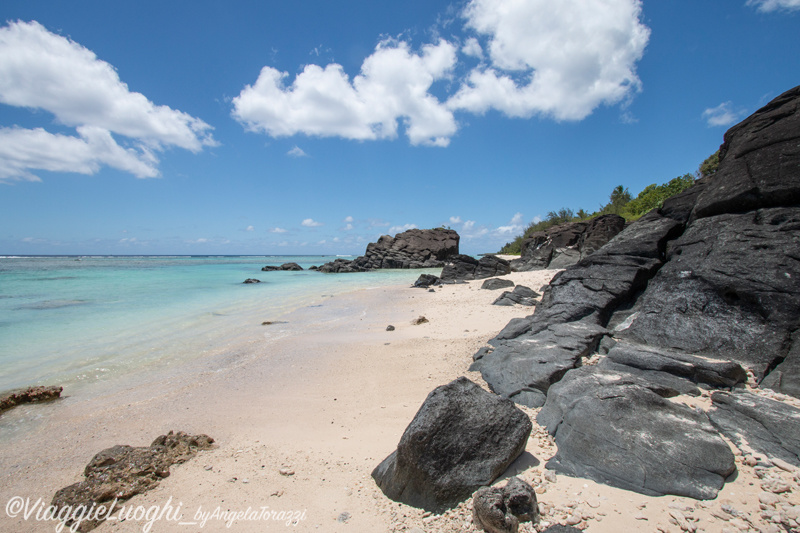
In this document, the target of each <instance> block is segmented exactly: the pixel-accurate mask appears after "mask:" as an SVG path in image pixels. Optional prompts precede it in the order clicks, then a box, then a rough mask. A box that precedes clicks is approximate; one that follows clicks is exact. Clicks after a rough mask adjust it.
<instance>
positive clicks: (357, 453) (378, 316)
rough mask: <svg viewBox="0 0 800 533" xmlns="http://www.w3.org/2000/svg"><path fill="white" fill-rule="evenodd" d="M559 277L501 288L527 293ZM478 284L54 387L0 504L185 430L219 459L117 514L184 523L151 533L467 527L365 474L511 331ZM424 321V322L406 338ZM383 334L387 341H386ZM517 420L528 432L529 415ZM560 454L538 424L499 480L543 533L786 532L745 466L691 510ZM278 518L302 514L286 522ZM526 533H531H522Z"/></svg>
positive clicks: (321, 312) (256, 333)
mask: <svg viewBox="0 0 800 533" xmlns="http://www.w3.org/2000/svg"><path fill="white" fill-rule="evenodd" d="M554 274H555V271H539V272H527V273H512V274H511V275H509V276H508V277H509V278H510V279H512V280H513V281H514V282H515V283H517V284H521V285H525V286H528V287H531V288H533V289H535V290H539V289H540V287H542V286H543V285H546V284H547V283H548V282H549V280H550V278H551V277H552V276H553V275H554ZM480 285H481V281H473V282H469V283H466V284H459V285H446V286H443V287H436V288H435V292H428V291H427V290H424V289H414V288H409V287H381V288H375V289H370V290H362V291H358V292H355V293H350V294H346V295H342V296H336V297H334V298H327V299H323V300H321V302H320V305H319V306H312V307H307V308H303V309H301V310H298V311H295V312H293V313H290V314H288V315H286V316H282V317H271V316H254V317H253V323H252V325H248V326H246V327H245V328H244V329H245V330H246V331H245V333H246V334H243V337H242V339H241V340H240V341H237V342H232V343H231V344H230V345H229V346H227V347H226V349H224V350H221V351H220V352H219V353H208V354H202V356H200V357H198V358H197V359H195V360H194V362H193V363H192V364H191V365H190V367H188V368H182V369H169V370H168V371H164V372H163V373H162V374H160V375H153V376H151V377H150V378H149V380H148V381H147V382H144V383H141V382H137V384H136V385H135V386H130V387H127V388H126V387H116V388H110V389H108V390H106V391H105V392H103V393H102V394H97V395H95V396H93V397H91V398H81V397H72V396H70V392H69V391H68V390H65V391H64V398H63V399H62V400H59V401H57V402H55V403H52V404H43V405H30V406H22V407H19V408H16V409H15V410H12V411H9V412H7V413H6V414H4V415H3V416H4V417H9V418H8V419H6V420H5V422H8V423H10V424H11V423H13V424H12V427H16V428H18V429H16V430H14V431H11V432H9V433H8V434H7V435H4V436H3V448H4V451H3V454H2V455H3V457H2V458H1V459H0V472H2V473H3V474H2V487H1V488H0V501H2V502H3V503H4V505H5V504H6V502H9V501H11V500H12V499H13V498H15V497H21V498H30V499H31V500H32V501H35V500H36V499H37V498H42V499H43V500H45V501H46V502H47V503H49V501H50V499H51V498H52V496H53V494H54V493H55V492H56V491H57V490H58V489H60V488H62V487H64V486H67V485H69V484H72V483H75V482H78V481H80V480H81V479H82V472H83V468H84V466H85V465H86V464H87V463H88V462H89V460H90V459H91V458H92V457H93V456H94V454H96V453H97V452H99V451H100V450H102V449H104V448H107V447H110V446H113V445H115V444H128V445H133V446H146V445H149V444H150V442H152V441H153V439H155V438H156V437H157V436H158V435H161V434H164V433H167V432H168V431H170V430H176V431H177V430H180V431H185V432H187V433H192V434H198V433H205V434H207V435H209V436H211V437H213V438H214V439H215V440H216V444H217V447H216V448H215V449H212V450H209V451H202V452H200V453H199V454H198V455H197V456H196V457H195V458H193V459H191V460H189V461H188V462H186V463H184V464H180V465H174V466H173V467H172V468H171V474H170V476H169V477H167V478H166V479H164V480H163V481H162V482H161V484H160V485H159V486H158V487H157V488H156V489H154V490H152V491H150V492H147V493H145V494H143V495H139V496H136V497H134V498H132V499H131V500H128V501H127V502H125V503H124V505H126V506H127V507H131V508H133V507H136V506H143V508H151V507H154V506H157V507H160V508H164V506H165V505H167V504H169V505H170V506H172V508H177V509H178V511H179V514H180V515H181V517H180V519H178V518H175V517H176V516H177V514H174V515H173V518H175V519H173V520H170V519H166V518H164V519H161V520H158V521H157V522H155V523H154V524H153V525H152V531H159V532H161V531H165V532H173V531H174V532H178V531H180V532H199V531H237V532H239V531H242V532H251V531H252V532H255V531H284V530H287V531H325V532H327V531H350V532H384V531H385V532H388V531H416V532H417V533H418V532H419V531H424V532H429V533H430V532H439V531H453V532H456V531H477V530H476V529H475V528H474V527H473V526H472V524H471V518H470V512H471V511H470V505H469V502H466V503H465V504H462V506H461V507H459V508H457V509H455V510H453V511H450V512H448V513H445V514H444V515H442V516H439V515H431V514H430V513H425V512H423V511H422V510H419V509H415V508H413V507H409V506H407V505H403V504H398V503H396V502H393V501H391V500H389V499H387V498H386V497H385V496H384V495H383V493H382V492H381V491H380V490H379V489H378V487H377V486H376V485H375V483H374V482H373V480H372V478H371V477H370V473H371V471H372V469H373V468H374V467H375V466H376V465H377V464H378V463H379V462H380V461H382V460H383V459H384V458H385V457H386V456H387V455H389V454H390V453H391V452H392V451H394V449H395V448H396V446H397V442H398V441H399V439H400V436H401V435H402V433H403V431H404V429H405V428H406V426H407V425H408V423H409V422H410V421H411V419H412V418H413V417H414V414H415V413H416V411H417V410H418V409H419V407H420V405H421V404H422V402H423V401H424V400H425V397H426V396H427V394H428V393H429V392H430V391H431V390H433V389H434V388H435V387H437V386H439V385H443V384H445V383H448V382H449V381H451V380H453V379H455V378H457V377H459V376H467V377H468V378H469V379H471V380H473V381H475V382H476V383H479V384H481V385H482V386H484V387H485V384H484V383H483V381H482V380H481V377H480V374H479V373H475V372H469V371H468V370H467V368H468V367H469V365H470V363H471V362H472V357H471V356H472V354H474V353H475V352H476V351H477V350H478V349H479V348H480V347H482V346H484V345H485V343H486V341H487V340H489V339H490V338H492V337H493V336H494V335H495V334H497V333H498V332H499V331H500V330H501V329H502V328H503V327H504V326H505V325H506V324H507V323H508V321H509V320H511V319H512V318H515V317H521V316H526V315H528V314H530V313H531V312H532V309H531V308H528V307H521V306H514V307H500V306H493V305H491V303H492V301H493V300H494V299H495V298H497V296H499V291H488V290H481V289H480ZM419 316H424V317H426V318H427V319H428V322H427V323H423V324H420V325H412V320H413V319H415V318H417V317H419ZM263 321H272V322H274V323H272V324H269V325H261V323H262V322H263ZM390 324H391V325H393V326H394V327H395V330H394V331H387V329H386V327H387V326H388V325H390ZM299 326H302V327H299ZM676 401H681V399H677V400H676ZM686 401H687V402H690V401H693V402H697V401H700V402H703V401H707V398H700V399H697V400H686ZM523 410H524V411H525V412H526V413H528V414H529V415H530V416H531V418H532V419H534V417H535V415H536V410H532V409H527V408H523ZM555 451H556V449H555V446H554V444H553V442H552V441H551V439H550V438H549V436H548V435H547V433H546V431H545V430H544V429H543V428H541V427H539V426H538V425H537V424H536V423H535V420H534V430H533V432H532V434H531V437H530V439H529V441H528V446H527V451H526V453H524V454H523V455H522V456H521V457H520V458H519V459H518V460H517V461H516V462H515V464H513V465H512V466H511V467H510V468H509V471H508V472H507V473H506V475H504V476H503V478H501V479H500V480H498V483H502V482H503V479H504V478H506V477H508V476H510V475H519V476H521V477H522V478H523V479H525V480H526V481H528V482H529V483H531V484H532V485H534V486H535V487H536V488H537V493H538V497H539V502H540V506H541V507H542V508H543V509H545V510H547V511H549V512H548V513H547V514H544V515H543V516H542V520H541V523H540V525H539V528H540V529H541V528H542V526H543V525H546V524H547V523H550V524H553V523H562V524H563V523H573V524H574V525H576V526H577V527H579V528H581V529H585V530H586V531H590V532H609V533H611V532H615V533H616V532H620V531H653V532H655V531H675V532H678V531H681V530H682V529H681V527H680V525H681V524H683V525H684V529H685V528H686V527H688V528H689V530H698V531H701V530H702V531H707V532H721V531H739V530H744V531H747V530H754V531H757V530H761V531H780V530H779V529H775V527H777V526H775V524H774V523H773V521H772V519H771V518H770V516H771V515H769V513H767V514H766V516H767V517H768V518H767V519H765V518H763V517H762V514H764V511H762V509H760V502H759V495H760V494H761V493H762V487H761V480H760V479H759V478H758V477H757V476H756V475H755V471H754V469H753V468H752V467H751V466H748V465H746V464H744V461H745V460H746V459H747V457H746V455H747V454H741V453H740V452H738V451H737V452H736V453H737V467H738V470H739V472H738V474H734V477H735V479H732V480H730V482H729V483H727V484H726V486H725V488H724V489H723V490H722V492H721V493H720V496H719V497H718V498H717V499H716V500H713V501H706V502H703V501H696V500H692V499H688V498H679V497H673V496H664V497H657V498H655V497H647V496H643V495H640V494H636V493H632V492H627V491H623V490H619V489H615V488H611V487H608V486H605V485H600V484H597V483H594V482H592V481H588V480H583V479H575V478H569V477H566V476H562V475H557V476H553V474H552V473H551V472H547V471H546V470H545V468H544V467H545V463H546V462H547V460H548V459H549V458H550V457H552V455H553V454H554V453H555ZM781 475H782V477H783V478H784V479H785V480H786V481H787V483H789V485H790V486H791V491H789V492H784V493H781V494H777V495H775V498H776V500H777V507H775V506H766V507H768V510H770V511H769V512H775V513H778V512H779V511H780V509H781V507H780V504H781V503H786V504H788V505H787V506H786V509H788V511H784V512H795V511H794V510H795V509H797V507H791V506H792V505H794V506H798V505H800V491H799V490H798V481H799V480H800V473H798V472H797V471H794V470H793V469H789V470H787V471H783V470H781ZM762 506H764V505H763V504H762ZM265 508H266V509H265ZM248 509H249V510H250V511H251V513H250V515H249V518H251V519H248V515H247V514H246V513H247V511H248ZM215 510H216V513H215ZM254 511H255V513H254ZM269 511H275V512H277V514H275V515H272V518H274V519H269V520H267V519H265V518H264V513H268V512H269ZM237 512H241V513H240V514H244V515H245V516H244V517H240V518H239V519H237V520H233V521H231V522H230V526H229V527H228V526H227V524H226V520H225V519H226V518H228V517H229V516H231V515H230V514H226V513H237ZM259 512H260V513H261V518H260V519H255V518H256V516H257V515H258V513H259ZM281 512H282V513H281ZM204 513H207V514H204ZM8 514H9V513H8V512H4V513H1V514H0V530H2V531H37V532H38V531H53V530H54V528H55V527H56V525H57V524H56V523H54V522H43V521H36V520H35V519H33V518H29V519H27V520H26V519H25V518H24V517H23V516H22V515H19V516H17V517H16V518H12V517H9V516H8ZM737 515H738V516H737ZM287 517H290V518H291V517H300V518H301V519H300V520H298V521H297V522H296V523H294V524H289V525H287V522H289V521H290V520H289V519H287ZM279 518H280V519H279ZM204 519H205V521H204ZM670 520H672V522H673V523H671V522H670ZM772 526H775V527H772ZM146 527H147V520H145V519H141V520H136V519H134V518H131V519H129V520H125V521H123V522H120V521H118V520H114V521H111V520H110V521H107V522H105V523H104V524H102V525H101V526H100V527H99V528H97V529H96V531H98V532H104V531H108V532H111V531H115V532H134V531H144V530H145V529H144V528H146ZM691 528H694V529H691ZM770 528H771V529H770ZM520 530H521V531H535V530H536V529H535V527H534V526H533V525H531V524H523V525H522V526H521V528H520Z"/></svg>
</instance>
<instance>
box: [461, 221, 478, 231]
mask: <svg viewBox="0 0 800 533" xmlns="http://www.w3.org/2000/svg"><path fill="white" fill-rule="evenodd" d="M474 227H475V221H474V220H467V221H466V222H464V226H463V227H462V228H461V229H462V231H472V228H474Z"/></svg>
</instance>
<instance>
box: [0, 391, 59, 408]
mask: <svg viewBox="0 0 800 533" xmlns="http://www.w3.org/2000/svg"><path fill="white" fill-rule="evenodd" d="M63 390H64V389H63V387H59V386H49V387H45V386H42V385H37V386H34V387H28V388H27V389H15V390H12V391H8V392H4V393H2V394H0V413H2V412H3V411H7V410H8V409H11V408H12V407H16V406H17V405H21V404H23V403H38V402H48V401H50V400H55V399H56V398H58V397H60V396H61V391H63Z"/></svg>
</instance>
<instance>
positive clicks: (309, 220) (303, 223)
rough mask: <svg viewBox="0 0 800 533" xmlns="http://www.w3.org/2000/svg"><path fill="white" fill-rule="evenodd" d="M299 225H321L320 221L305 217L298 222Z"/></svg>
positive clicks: (313, 226) (310, 226)
mask: <svg viewBox="0 0 800 533" xmlns="http://www.w3.org/2000/svg"><path fill="white" fill-rule="evenodd" d="M300 225H301V226H304V227H306V228H318V227H320V226H322V222H317V221H316V220H314V219H313V218H307V219H305V220H303V221H302V222H301V223H300Z"/></svg>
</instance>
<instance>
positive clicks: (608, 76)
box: [0, 0, 800, 255]
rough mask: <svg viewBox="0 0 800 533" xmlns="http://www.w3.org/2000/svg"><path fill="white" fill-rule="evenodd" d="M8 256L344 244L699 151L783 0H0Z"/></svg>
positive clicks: (467, 243) (0, 119)
mask: <svg viewBox="0 0 800 533" xmlns="http://www.w3.org/2000/svg"><path fill="white" fill-rule="evenodd" d="M0 22H3V25H2V26H1V27H0V255H9V254H360V253H362V252H363V251H364V249H365V247H366V244H367V243H368V242H370V241H374V240H376V239H377V237H378V236H380V235H381V234H387V233H388V234H394V233H397V232H398V231H402V230H403V229H406V228H409V227H420V228H428V227H436V226H441V225H446V226H450V227H452V228H453V229H456V230H457V231H458V232H459V234H460V235H461V236H462V240H461V249H462V251H463V252H466V253H481V252H492V251H496V250H497V249H498V248H499V247H500V246H502V244H503V243H505V242H507V241H509V240H511V239H512V238H513V237H514V236H515V235H517V234H519V233H520V232H521V231H522V229H523V228H524V227H525V226H526V225H527V224H528V223H530V222H531V221H534V220H536V219H537V218H538V217H544V216H546V214H547V212H548V211H551V210H557V209H559V208H561V207H569V208H572V209H574V210H577V209H579V208H584V209H586V210H589V211H592V210H595V209H596V208H597V207H599V205H600V204H601V203H603V202H604V201H605V200H606V199H607V197H608V194H609V193H610V192H611V190H612V189H613V187H615V186H616V185H620V184H622V185H624V186H626V187H628V189H629V190H630V191H631V192H632V193H633V194H634V195H635V194H636V193H638V192H639V191H640V190H641V189H643V188H644V187H645V186H647V185H649V184H651V183H663V182H665V181H668V180H670V179H672V178H674V177H676V176H678V175H682V174H684V173H687V172H693V171H695V170H696V168H697V166H698V165H699V163H700V162H701V161H702V160H703V159H704V158H705V157H706V156H708V155H709V154H711V153H713V152H714V151H715V150H716V149H717V148H718V147H719V144H720V143H721V142H722V136H723V134H724V132H725V130H726V129H727V128H728V127H730V126H731V125H732V124H734V123H736V122H738V121H739V120H741V119H742V118H744V117H745V116H747V115H748V114H750V113H752V112H753V111H755V110H756V109H758V108H759V107H760V106H762V105H763V104H765V103H766V102H768V101H769V100H770V99H772V98H774V97H775V96H777V95H778V94H780V93H782V92H784V91H785V90H788V89H790V88H792V87H794V86H795V85H797V84H798V83H800V54H798V51H800V0H716V1H711V0H673V1H670V2H664V1H658V0H645V1H644V2H639V1H636V0H562V1H559V2H553V1H552V0H527V1H525V0H462V1H458V2H446V1H436V0H424V1H421V0H406V1H405V2H391V3H390V2H375V1H374V0H373V1H366V0H358V1H343V2H330V1H311V0H309V1H304V2H285V1H281V2H278V1H267V0H265V1H260V2H259V1H248V2H243V1H230V2H224V3H222V2H209V1H197V0H193V1H170V2H152V1H149V0H139V1H137V2H124V1H121V2H107V1H88V0H87V1H81V2H60V1H48V0H41V1H36V2H31V1H27V0H24V1H18V0H5V1H4V2H3V3H2V4H1V5H0Z"/></svg>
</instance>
